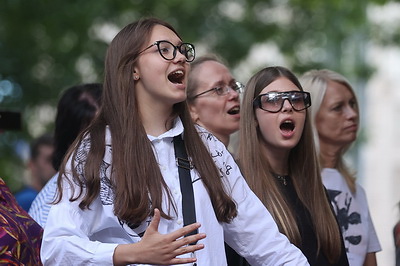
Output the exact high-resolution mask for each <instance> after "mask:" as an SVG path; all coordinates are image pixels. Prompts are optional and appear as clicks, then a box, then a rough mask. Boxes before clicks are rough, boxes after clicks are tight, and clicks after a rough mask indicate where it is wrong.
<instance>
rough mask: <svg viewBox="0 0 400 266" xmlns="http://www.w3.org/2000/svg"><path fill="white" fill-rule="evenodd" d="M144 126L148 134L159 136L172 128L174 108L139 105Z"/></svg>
mask: <svg viewBox="0 0 400 266" xmlns="http://www.w3.org/2000/svg"><path fill="white" fill-rule="evenodd" d="M139 110H140V114H141V119H142V123H143V127H144V129H145V130H146V133H147V134H148V135H151V136H154V137H157V136H160V135H161V134H163V133H165V132H167V131H168V130H170V129H171V128H172V119H171V114H172V108H163V107H161V106H155V105H153V106H149V105H146V106H141V105H139Z"/></svg>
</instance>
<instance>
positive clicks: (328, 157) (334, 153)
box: [319, 142, 341, 168]
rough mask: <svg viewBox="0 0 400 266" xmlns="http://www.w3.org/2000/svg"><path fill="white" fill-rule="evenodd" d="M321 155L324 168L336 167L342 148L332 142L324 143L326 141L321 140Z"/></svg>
mask: <svg viewBox="0 0 400 266" xmlns="http://www.w3.org/2000/svg"><path fill="white" fill-rule="evenodd" d="M319 148H320V152H319V153H320V154H319V155H320V157H321V164H322V167H323V168H336V165H337V162H338V158H339V156H340V151H341V148H340V147H338V146H336V145H332V144H328V143H324V142H320V147H319Z"/></svg>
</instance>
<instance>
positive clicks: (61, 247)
mask: <svg viewBox="0 0 400 266" xmlns="http://www.w3.org/2000/svg"><path fill="white" fill-rule="evenodd" d="M198 130H199V134H200V136H201V138H202V140H203V142H204V144H205V145H206V147H207V148H208V150H209V152H210V154H211V156H212V158H213V159H214V161H215V163H216V165H217V168H218V169H219V170H220V172H221V176H222V178H223V182H224V185H225V187H226V191H227V192H228V194H229V195H230V196H231V197H232V198H233V200H234V201H235V202H236V204H237V208H238V216H237V217H236V218H235V219H234V220H233V221H232V222H231V223H229V224H228V223H220V222H218V220H217V218H216V216H215V213H214V209H213V206H212V204H211V200H210V197H209V195H208V193H207V190H206V188H205V186H204V185H203V182H202V181H201V178H200V176H199V174H198V173H197V171H196V170H195V169H192V170H191V178H192V180H193V191H194V199H195V210H196V220H197V222H200V223H201V227H200V228H199V232H201V233H205V234H206V235H207V237H206V238H205V239H202V240H200V241H199V243H202V244H204V249H202V250H199V251H196V252H195V253H196V257H197V265H198V266H223V265H226V264H227V262H226V257H225V251H224V240H225V241H226V242H227V243H228V244H229V245H230V246H231V247H233V248H234V249H235V250H236V251H237V252H238V253H239V254H241V255H242V256H244V257H245V258H246V259H247V260H248V261H249V263H251V264H252V265H273V266H276V265H296V266H298V265H308V262H307V260H306V258H305V257H304V256H303V254H302V253H301V251H300V250H299V249H297V248H296V247H295V246H294V245H292V244H290V243H289V241H288V239H287V238H286V237H285V236H284V235H282V234H281V233H279V231H278V228H277V226H276V224H275V222H274V220H273V218H272V217H271V215H270V213H269V212H268V211H267V209H266V208H265V207H264V205H263V204H262V203H261V202H260V200H259V199H258V198H257V197H256V196H255V194H254V193H253V192H252V191H251V190H250V188H249V187H248V185H247V184H246V182H245V180H244V178H243V177H242V175H241V172H240V170H239V168H238V166H237V165H236V163H235V161H234V159H233V158H232V156H231V154H230V153H229V152H228V151H227V150H226V148H225V146H224V145H223V144H222V143H221V142H220V141H218V140H217V139H216V138H215V137H214V136H213V135H212V134H210V133H209V132H207V131H205V130H204V129H203V128H200V127H199V128H198ZM181 133H183V125H182V122H181V120H180V119H179V118H177V119H176V121H175V126H174V127H173V128H172V129H171V130H169V131H167V132H165V133H164V134H162V135H160V136H158V137H153V136H148V138H149V140H150V141H151V142H152V145H153V150H154V154H155V157H156V160H157V162H158V163H159V166H160V171H161V174H162V176H163V178H164V180H165V183H166V184H167V186H168V187H169V189H170V191H171V192H172V193H171V197H172V200H173V201H174V204H175V206H176V207H177V214H176V213H175V212H174V211H173V210H172V209H171V213H170V215H171V217H172V219H171V220H167V219H164V218H161V221H160V224H159V227H158V230H159V232H160V233H162V234H166V233H170V232H173V231H175V230H177V229H179V228H182V227H183V213H182V204H181V202H182V194H181V189H180V183H179V174H178V167H177V166H176V163H175V153H174V145H173V137H174V136H177V135H179V134H181ZM87 143H88V142H86V144H85V142H84V143H83V144H82V145H81V146H80V148H79V149H81V151H82V152H80V154H81V155H80V156H81V157H82V158H78V159H77V162H76V163H77V169H78V172H79V171H80V170H79V169H81V168H80V166H82V165H83V162H84V161H85V158H86V155H87V152H88V150H89V149H90V147H89V145H88V144H87ZM189 145H190V144H189ZM78 157H79V156H78ZM111 158H112V157H111V133H110V132H109V130H108V129H107V132H106V153H105V156H104V159H103V164H102V167H101V169H100V178H101V188H100V195H99V196H98V197H97V199H96V200H95V201H94V202H93V203H92V204H91V206H90V210H87V209H86V210H81V209H80V208H79V206H78V205H79V200H78V201H74V202H70V201H69V196H70V195H71V191H70V189H69V188H68V186H64V195H63V199H62V201H61V202H60V203H59V204H57V205H54V206H53V207H52V208H51V210H50V213H49V217H48V221H47V225H46V228H45V231H44V236H43V242H42V249H41V257H42V261H43V263H44V264H45V265H112V263H113V253H114V249H115V248H116V246H117V245H118V244H127V243H135V242H138V241H140V239H141V236H143V234H144V232H145V230H146V228H147V226H148V225H149V223H150V221H151V217H148V219H146V221H144V222H143V223H142V224H140V225H128V224H127V223H125V222H124V221H121V220H119V219H118V218H117V217H116V216H115V215H114V213H113V206H114V205H113V192H112V189H111V187H110V185H109V184H110V183H109V178H110V175H111V170H110V168H111V167H110V165H111ZM80 160H81V161H80ZM67 172H68V170H67ZM163 199H164V202H163V206H162V207H163V210H168V203H167V202H166V201H167V200H166V199H167V197H166V196H165V197H164V198H163ZM127 207H129V206H127ZM188 256H190V254H185V255H182V256H181V257H188Z"/></svg>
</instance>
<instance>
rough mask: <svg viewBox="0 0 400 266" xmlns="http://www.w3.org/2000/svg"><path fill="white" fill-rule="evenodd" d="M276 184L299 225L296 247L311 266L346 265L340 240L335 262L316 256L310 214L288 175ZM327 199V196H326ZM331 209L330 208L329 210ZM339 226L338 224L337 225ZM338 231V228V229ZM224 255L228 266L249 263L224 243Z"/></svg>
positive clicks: (321, 255) (315, 239)
mask: <svg viewBox="0 0 400 266" xmlns="http://www.w3.org/2000/svg"><path fill="white" fill-rule="evenodd" d="M277 182H278V184H279V185H278V186H279V188H280V189H281V192H282V193H283V195H284V196H285V198H286V199H287V200H288V203H289V204H290V206H292V208H293V210H294V212H295V215H296V220H297V225H298V227H299V231H300V236H301V239H302V243H301V246H298V248H299V249H300V250H301V251H302V252H303V254H304V256H305V257H306V258H307V260H308V262H309V263H310V265H311V266H314V265H315V266H324V265H330V266H347V265H349V262H348V260H347V255H346V250H345V247H344V243H343V240H342V252H341V256H340V258H339V260H338V262H337V263H335V264H330V263H329V262H328V259H327V257H326V256H325V254H324V253H322V251H321V252H319V254H318V256H317V238H316V235H315V231H314V227H313V224H312V220H311V215H310V213H309V212H308V210H307V209H306V208H305V206H304V205H303V204H302V203H301V201H300V199H299V197H298V196H297V193H296V191H295V189H294V186H293V183H292V182H291V179H290V177H289V176H284V177H280V178H279V179H277ZM327 200H328V198H327ZM331 211H332V210H331ZM338 227H339V225H338ZM339 231H340V230H339ZM225 250H226V256H227V261H228V265H229V266H248V265H250V264H249V263H248V262H247V261H246V260H245V259H244V258H242V257H241V256H240V255H238V254H237V253H236V252H235V251H234V250H233V249H232V248H230V247H229V246H228V245H225Z"/></svg>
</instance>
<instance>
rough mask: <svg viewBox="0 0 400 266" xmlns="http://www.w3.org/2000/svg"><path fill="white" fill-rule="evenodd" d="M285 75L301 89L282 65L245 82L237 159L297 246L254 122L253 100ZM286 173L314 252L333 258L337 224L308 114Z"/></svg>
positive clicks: (298, 238) (286, 205)
mask: <svg viewBox="0 0 400 266" xmlns="http://www.w3.org/2000/svg"><path fill="white" fill-rule="evenodd" d="M280 77H285V78H287V79H289V80H290V81H291V82H293V84H295V85H296V86H297V87H298V88H299V89H300V90H303V88H302V87H301V84H300V83H299V81H298V80H297V78H296V76H295V75H294V74H293V73H292V72H290V71H289V70H288V69H286V68H283V67H267V68H264V69H262V70H261V71H259V72H258V73H256V74H255V75H254V76H253V77H252V78H251V79H250V80H249V82H248V83H247V85H246V88H245V93H244V97H243V102H242V105H241V118H240V143H239V158H238V159H239V164H240V166H241V170H242V171H243V175H244V176H245V178H246V180H247V183H248V184H249V186H250V188H251V189H252V190H253V191H254V193H255V194H256V195H257V196H258V197H259V198H260V200H261V201H262V202H263V203H264V205H265V206H266V207H267V209H268V210H269V211H270V212H271V215H272V216H273V217H274V219H275V222H276V223H277V224H278V227H279V230H280V231H281V232H282V233H283V234H285V235H286V236H287V237H288V239H289V240H290V241H291V242H292V243H294V244H296V245H297V246H301V236H300V232H299V228H298V226H297V222H296V218H295V213H294V211H293V209H292V208H291V206H290V205H289V203H288V202H287V200H286V198H285V196H284V195H283V194H282V193H281V192H280V190H279V187H278V184H277V182H276V178H274V177H273V175H272V173H271V172H272V169H271V167H270V165H269V163H268V159H267V157H266V156H265V155H264V153H263V152H262V150H261V146H262V135H261V132H260V130H259V127H258V126H257V122H256V116H255V110H254V107H253V100H254V98H255V97H257V96H258V95H259V94H260V93H261V91H262V90H263V89H264V88H265V87H266V86H268V85H269V84H270V83H272V82H273V81H274V80H276V79H278V78H280ZM288 160H289V162H288V165H289V169H288V170H289V174H290V176H291V180H292V181H293V186H294V188H295V190H296V193H297V194H298V196H299V199H300V201H301V202H302V203H303V204H304V206H305V207H306V208H307V210H308V211H309V212H310V215H311V217H312V222H313V226H314V230H315V232H316V238H317V241H318V252H320V250H322V252H323V253H324V254H325V255H326V256H327V258H328V259H329V261H331V262H334V261H336V260H337V259H338V258H339V257H340V256H339V255H340V253H341V236H340V231H339V226H338V224H337V222H336V219H335V216H334V214H333V212H332V211H331V210H330V208H331V207H330V205H329V201H328V198H327V195H326V193H325V190H324V187H323V185H322V181H321V176H320V168H319V165H318V158H317V155H316V152H315V147H314V141H313V135H312V129H311V124H310V121H309V115H308V114H307V115H306V120H305V125H304V129H303V134H302V136H301V138H300V140H299V143H298V144H297V145H296V146H295V147H294V148H293V149H292V150H291V151H290V154H289V159H288Z"/></svg>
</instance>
